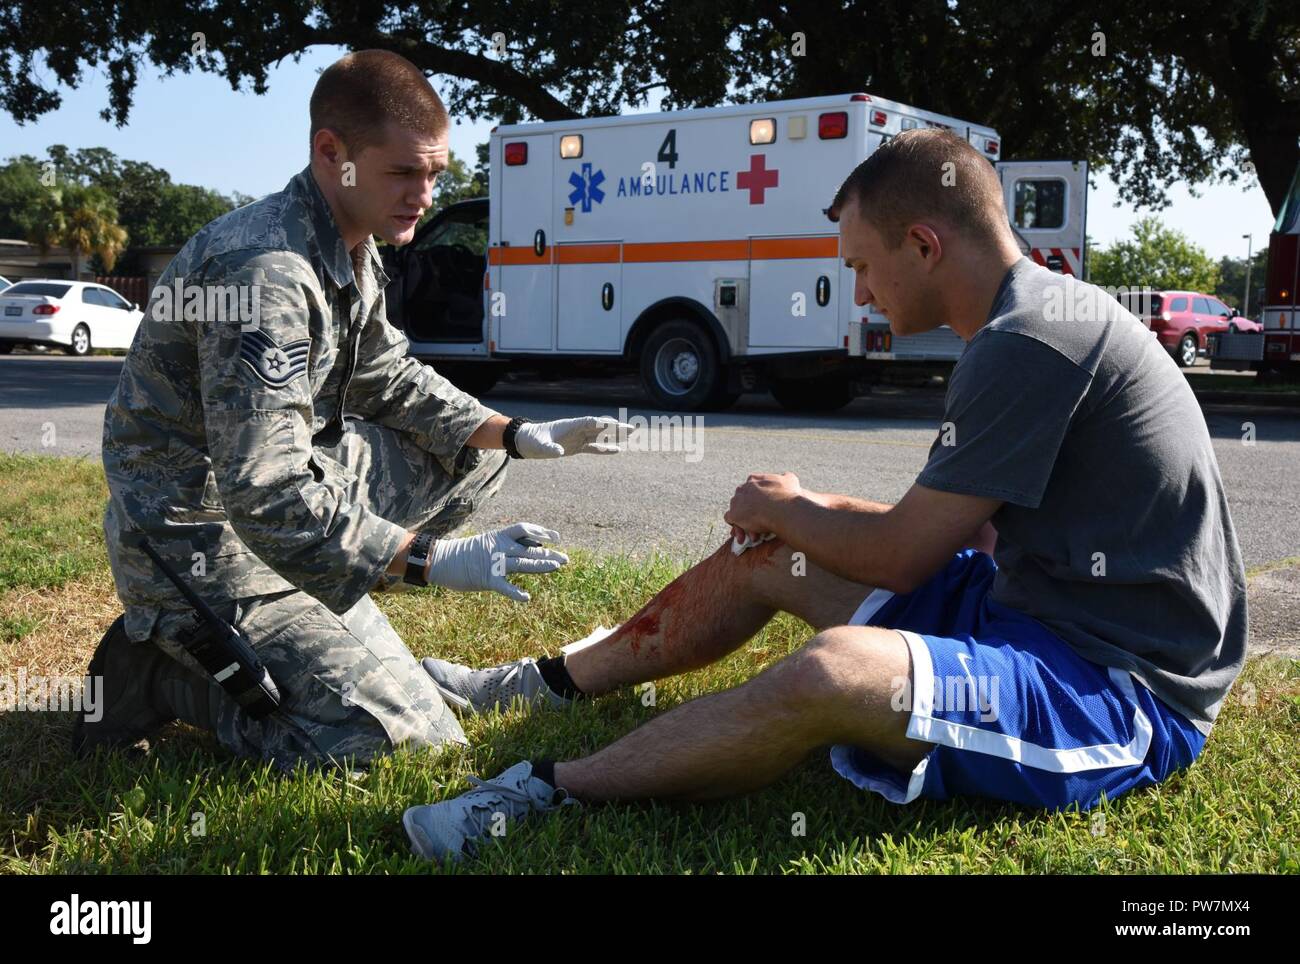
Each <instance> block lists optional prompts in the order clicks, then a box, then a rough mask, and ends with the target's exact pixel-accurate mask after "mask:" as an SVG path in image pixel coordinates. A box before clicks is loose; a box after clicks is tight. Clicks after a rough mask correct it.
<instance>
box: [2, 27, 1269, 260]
mask: <svg viewBox="0 0 1300 964" xmlns="http://www.w3.org/2000/svg"><path fill="white" fill-rule="evenodd" d="M343 52H344V51H343V49H342V48H330V47H314V48H312V49H311V50H310V51H308V52H307V53H306V54H304V56H303V57H302V60H301V61H300V62H298V63H294V62H293V61H291V60H285V61H284V62H282V63H281V64H280V65H279V66H278V67H276V68H273V69H272V70H271V71H270V73H269V76H268V85H269V90H268V92H267V93H266V94H265V95H264V96H261V97H259V96H257V95H255V94H252V93H238V92H235V91H232V90H231V89H230V86H229V84H227V83H226V81H225V80H224V79H223V78H221V77H218V76H216V75H213V74H203V73H197V72H196V73H191V74H180V73H178V74H175V75H173V76H171V77H164V76H161V75H160V74H159V73H158V72H157V71H155V70H154V69H153V68H152V67H150V66H148V65H147V64H142V65H141V70H140V84H139V86H138V87H137V89H136V95H135V103H134V106H133V107H132V110H131V115H130V121H129V123H128V124H127V126H126V127H124V128H120V129H119V128H117V127H115V126H114V125H113V124H111V123H109V122H106V121H103V120H101V119H100V117H99V111H100V110H101V109H102V108H103V107H105V106H106V105H107V103H108V93H107V86H106V82H105V76H104V74H103V72H102V71H88V72H87V73H86V75H85V82H84V83H82V85H81V86H80V87H79V88H78V89H76V90H70V89H65V90H64V91H63V93H64V102H63V106H62V107H60V108H59V109H58V110H57V111H54V112H53V113H50V114H47V115H45V116H43V117H42V118H41V119H40V120H38V121H37V122H36V123H33V124H27V125H24V126H19V125H17V124H15V123H14V122H13V120H12V119H11V118H10V117H9V115H8V114H5V113H3V112H0V158H6V157H10V156H12V155H15V154H34V155H36V156H44V154H45V149H46V148H47V147H49V146H50V145H51V144H66V145H67V146H68V147H70V148H74V149H75V148H79V147H107V148H108V149H109V150H111V151H113V152H114V153H115V154H117V155H118V156H119V157H124V158H131V159H133V160H140V161H148V162H149V163H150V164H153V165H155V166H157V167H161V168H163V169H165V170H167V171H168V172H170V174H171V176H172V179H173V180H174V181H177V182H180V183H184V184H199V185H202V186H204V187H210V188H215V189H216V190H218V191H221V192H223V193H226V194H229V193H231V192H233V191H242V192H243V193H245V194H251V195H253V196H255V197H257V196H261V195H263V194H267V193H269V192H271V191H277V190H279V189H280V188H282V187H283V186H284V184H285V182H287V181H288V180H289V178H290V177H292V176H293V175H294V174H295V173H297V172H298V171H299V170H301V169H302V168H303V167H304V166H305V165H306V163H307V132H308V122H307V102H308V98H309V97H310V96H311V89H312V86H313V85H314V84H315V82H316V76H317V73H318V72H319V71H320V70H321V69H323V68H324V67H326V66H328V65H329V64H330V63H331V62H333V61H334V60H335V59H336V58H337V57H338V56H340V55H341V54H342V53H343ZM433 84H434V87H435V88H438V86H439V81H438V78H434V80H433ZM917 106H918V107H924V106H925V105H924V104H918V105H917ZM970 119H971V120H975V121H978V120H980V118H970ZM494 123H495V121H492V120H483V121H477V122H463V123H460V124H458V125H457V126H455V127H454V128H453V130H452V136H451V149H452V153H453V154H456V155H458V156H460V157H461V158H462V159H464V160H466V161H467V162H468V163H469V164H470V165H471V166H472V165H473V163H474V146H475V145H476V144H478V143H480V142H482V141H485V140H487V136H488V132H489V131H490V130H491V129H492V126H493V124H494ZM1003 151H1004V152H1005V153H1014V151H1015V145H1013V144H1004V145H1003ZM1096 181H1097V186H1096V188H1094V189H1093V190H1092V191H1091V192H1090V194H1089V198H1088V233H1089V234H1090V235H1091V236H1092V237H1093V239H1094V240H1095V241H1096V242H1097V243H1099V244H1108V243H1109V242H1111V241H1113V240H1115V239H1117V238H1122V237H1126V236H1127V235H1128V234H1129V229H1130V226H1131V225H1132V223H1133V221H1134V220H1136V219H1137V218H1138V217H1139V216H1141V214H1143V213H1145V212H1141V211H1135V210H1134V209H1132V208H1130V207H1128V206H1126V205H1124V206H1120V207H1116V206H1115V204H1116V202H1117V201H1118V193H1117V191H1116V190H1115V186H1114V184H1113V183H1112V182H1111V181H1110V179H1109V178H1108V177H1106V176H1105V175H1104V174H1103V175H1101V176H1099V177H1098V178H1096ZM1200 194H1201V196H1200V197H1192V196H1191V194H1190V193H1189V192H1188V191H1187V189H1186V188H1184V187H1178V188H1175V189H1173V190H1172V191H1171V192H1170V199H1171V201H1172V202H1173V203H1172V204H1171V205H1170V207H1168V208H1167V209H1165V210H1164V211H1163V212H1160V217H1161V218H1162V219H1163V220H1164V221H1165V223H1166V224H1169V225H1171V226H1172V227H1174V228H1177V229H1178V230H1180V231H1182V232H1184V233H1185V234H1187V235H1188V237H1190V238H1191V239H1192V240H1193V241H1195V242H1196V243H1197V244H1199V245H1200V246H1201V247H1202V248H1204V249H1205V250H1206V251H1208V252H1209V253H1210V254H1211V255H1213V256H1214V257H1216V258H1218V257H1222V256H1224V255H1231V256H1233V257H1244V256H1245V254H1246V241H1245V240H1244V239H1243V238H1242V235H1243V234H1247V233H1253V234H1254V246H1255V248H1256V249H1258V248H1260V247H1261V246H1263V245H1266V244H1267V243H1268V232H1269V229H1270V227H1271V226H1272V223H1273V217H1272V215H1271V213H1270V212H1269V207H1268V201H1267V200H1266V199H1265V197H1264V192H1263V191H1261V190H1260V188H1259V187H1258V186H1257V185H1256V186H1252V187H1250V188H1249V189H1247V190H1242V188H1241V187H1240V186H1236V187H1233V186H1227V185H1221V186H1214V187H1208V186H1206V187H1202V188H1201V189H1200Z"/></svg>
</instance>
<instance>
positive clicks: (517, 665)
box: [422, 656, 573, 715]
mask: <svg viewBox="0 0 1300 964" xmlns="http://www.w3.org/2000/svg"><path fill="white" fill-rule="evenodd" d="M422 665H423V666H424V668H425V670H426V671H427V672H428V674H429V675H430V676H432V677H433V682H434V685H435V686H437V687H438V691H439V692H440V693H442V697H443V699H445V700H446V701H447V703H448V704H449V705H450V706H451V707H452V708H453V709H455V710H456V711H457V712H459V713H468V714H471V715H473V714H477V713H485V712H487V711H488V710H493V709H499V710H506V709H509V707H510V704H511V703H513V702H514V701H515V700H516V699H522V700H523V701H524V704H525V705H526V706H527V707H528V708H530V709H531V708H532V707H534V706H537V705H539V704H540V705H545V706H550V707H553V708H556V709H558V708H561V707H565V706H568V705H569V704H570V703H572V702H573V700H571V699H567V698H566V697H563V696H561V695H560V694H559V693H556V692H555V691H554V690H552V689H551V688H550V687H549V686H547V685H546V681H545V680H543V679H542V672H541V670H539V669H538V668H537V660H535V659H533V658H532V657H531V656H525V657H524V658H523V659H521V660H517V661H515V662H513V663H506V664H504V665H502V666H492V667H489V668H488V669H470V668H469V667H468V666H461V665H459V664H458V663H449V662H447V661H446V660H445V659H432V658H426V659H425V660H424V662H423V663H422Z"/></svg>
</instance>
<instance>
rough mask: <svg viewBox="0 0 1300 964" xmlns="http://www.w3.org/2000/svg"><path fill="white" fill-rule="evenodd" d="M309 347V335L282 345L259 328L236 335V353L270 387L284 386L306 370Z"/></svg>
mask: <svg viewBox="0 0 1300 964" xmlns="http://www.w3.org/2000/svg"><path fill="white" fill-rule="evenodd" d="M310 348H311V339H310V338H303V339H301V340H299V341H291V342H289V344H287V345H284V346H283V347H281V346H280V345H277V344H276V343H275V341H274V339H272V338H271V336H270V335H268V334H267V333H266V332H264V331H263V330H262V329H261V328H249V329H247V330H245V331H243V332H241V333H240V336H239V356H240V357H241V358H242V359H243V360H244V363H245V364H246V365H248V367H249V368H251V369H252V370H253V374H255V375H256V376H257V377H258V378H260V379H261V380H262V381H264V382H266V384H268V385H270V386H271V387H272V388H283V387H284V386H285V385H287V384H289V382H291V381H293V380H294V379H295V378H297V377H298V376H299V375H301V374H302V373H303V372H305V371H306V370H307V353H308V351H309V350H310Z"/></svg>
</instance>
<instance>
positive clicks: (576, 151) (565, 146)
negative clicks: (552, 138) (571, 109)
mask: <svg viewBox="0 0 1300 964" xmlns="http://www.w3.org/2000/svg"><path fill="white" fill-rule="evenodd" d="M560 157H582V135H581V134H565V135H564V136H563V137H561V138H560Z"/></svg>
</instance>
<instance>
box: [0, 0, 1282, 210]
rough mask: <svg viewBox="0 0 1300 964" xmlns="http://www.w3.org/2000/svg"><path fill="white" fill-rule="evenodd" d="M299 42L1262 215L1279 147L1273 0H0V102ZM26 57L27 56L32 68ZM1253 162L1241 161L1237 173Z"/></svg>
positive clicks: (564, 113)
mask: <svg viewBox="0 0 1300 964" xmlns="http://www.w3.org/2000/svg"><path fill="white" fill-rule="evenodd" d="M317 44H326V45H337V46H342V47H347V48H351V49H363V48H369V47H383V48H387V49H390V50H395V51H398V52H399V53H402V54H403V55H405V56H406V57H408V58H409V59H410V60H412V61H413V62H414V63H416V64H417V65H419V66H420V67H421V68H422V69H424V70H425V71H426V72H427V73H428V74H430V75H434V76H437V77H438V78H440V80H439V83H440V85H441V86H442V88H443V90H444V92H445V93H446V95H447V100H448V104H449V107H450V109H451V110H452V111H453V113H455V114H468V115H471V116H474V117H497V118H501V119H503V120H504V121H506V122H512V121H516V120H519V119H522V118H524V117H534V118H540V119H543V120H553V119H560V118H568V117H575V116H592V115H599V114H613V113H619V112H620V111H622V110H624V109H626V108H629V107H638V106H641V105H644V104H645V103H646V102H647V99H648V97H649V96H650V94H651V93H652V92H654V93H655V94H657V95H658V96H659V97H660V99H661V101H662V103H663V104H664V105H665V106H666V107H690V106H708V105H714V104H719V103H723V102H724V101H727V100H754V99H772V98H782V97H802V96H810V95H815V94H816V95H820V94H836V93H846V92H853V91H861V90H865V91H868V92H871V93H875V94H878V95H880V96H883V97H886V98H890V99H895V100H899V101H903V102H906V103H910V104H915V105H916V106H919V107H924V108H928V109H932V110H937V111H942V112H944V113H947V114H950V115H953V116H956V117H960V118H964V119H967V120H972V121H979V122H983V123H987V124H991V125H992V126H994V127H995V128H997V129H998V131H999V132H1000V133H1001V135H1002V139H1003V144H1004V147H1005V151H1006V154H1007V156H1008V157H1019V158H1030V157H1070V158H1086V159H1087V160H1088V161H1089V162H1090V164H1091V165H1092V167H1093V169H1094V170H1098V169H1100V168H1102V167H1109V168H1110V170H1111V172H1112V175H1113V176H1114V177H1115V179H1116V181H1117V183H1118V184H1119V185H1120V189H1121V193H1122V195H1123V197H1125V198H1126V199H1127V200H1128V201H1130V202H1131V203H1134V204H1140V205H1146V206H1151V207H1157V208H1158V207H1160V206H1163V204H1164V203H1165V190H1166V188H1167V187H1168V185H1170V184H1171V183H1173V182H1175V181H1186V182H1189V183H1191V184H1201V183H1206V182H1213V181H1220V180H1227V181H1236V180H1239V179H1244V181H1245V183H1251V182H1252V180H1253V178H1255V177H1256V176H1257V177H1258V180H1259V183H1260V184H1261V186H1262V187H1263V189H1264V192H1265V194H1266V195H1267V196H1268V198H1269V202H1270V204H1271V205H1272V206H1273V209H1274V212H1275V213H1276V211H1277V209H1278V207H1279V206H1280V204H1281V202H1282V199H1283V197H1284V196H1285V193H1286V188H1287V185H1288V183H1289V181H1290V177H1291V173H1292V171H1293V170H1294V169H1295V168H1296V166H1297V162H1298V161H1300V145H1298V139H1300V4H1296V3H1295V2H1294V0H1180V2H1178V3H1174V4H1163V5H1150V4H1140V3H1133V2H1131V0H1122V2H1121V0H1092V2H1082V3H1081V2H1079V0H873V2H862V0H836V2H830V0H812V2H804V3H799V4H795V3H777V2H766V0H758V2H754V0H745V2H741V0H708V2H703V0H647V2H633V0H603V2H600V3H596V2H593V0H572V2H565V3H563V4H560V3H557V2H554V0H458V2H451V0H407V2H402V3H393V2H387V0H377V2H363V3H357V2H355V0H173V2H169V3H166V4H160V3H157V2H156V0H120V2H112V0H80V2H74V3H73V4H71V5H60V4H35V3H31V4H9V5H3V6H0V106H3V107H4V108H5V109H7V110H8V111H9V112H10V113H11V114H12V115H13V116H14V117H15V118H16V119H17V120H19V121H28V120H34V119H35V118H37V117H39V116H41V115H42V114H44V113H46V112H48V111H50V110H53V109H54V108H56V107H57V106H58V104H59V94H58V91H57V89H56V88H55V87H54V86H52V85H47V84H46V83H45V82H44V81H43V80H42V79H41V78H42V77H44V76H49V75H52V77H53V79H56V80H58V81H61V82H63V83H65V84H71V85H74V86H75V85H76V84H78V83H79V82H81V80H82V78H83V74H84V72H85V71H86V69H87V68H88V67H99V68H101V69H103V70H106V71H107V73H108V76H109V80H110V84H109V102H108V105H107V106H106V107H105V109H104V111H103V114H104V116H105V118H110V119H113V120H115V121H117V122H118V123H119V124H120V123H124V122H125V120H126V118H127V116H128V113H129V111H130V107H131V101H132V97H133V96H134V92H135V86H136V83H137V81H138V78H139V69H140V64H141V63H142V62H148V63H151V64H153V65H154V66H155V67H157V68H160V69H161V70H163V71H164V72H172V71H177V70H180V71H185V72H188V71H191V70H205V71H212V72H216V73H219V74H221V75H222V76H224V77H225V78H226V79H227V80H228V81H229V82H230V84H231V86H232V87H234V88H251V89H252V90H253V91H254V92H257V93H262V92H264V91H265V90H266V85H267V76H268V69H269V67H270V66H271V65H272V64H275V63H277V62H278V61H280V60H282V59H283V58H285V57H293V58H297V57H299V56H300V55H301V54H302V52H303V51H305V50H307V49H308V48H309V47H311V46H313V45H317ZM42 65H44V66H45V67H46V68H47V70H46V71H44V72H43V71H41V70H39V69H38V68H39V67H41V66H42ZM1248 163H1249V164H1253V167H1249V166H1248Z"/></svg>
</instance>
